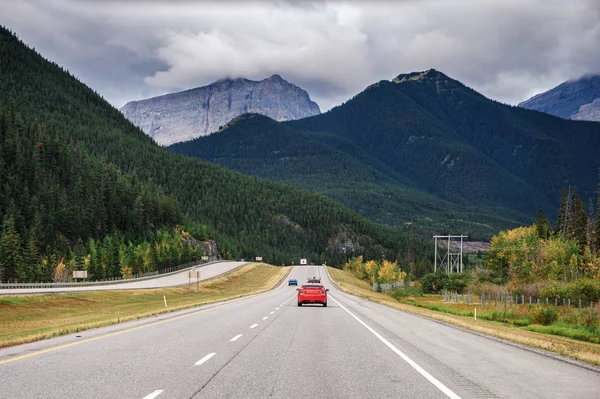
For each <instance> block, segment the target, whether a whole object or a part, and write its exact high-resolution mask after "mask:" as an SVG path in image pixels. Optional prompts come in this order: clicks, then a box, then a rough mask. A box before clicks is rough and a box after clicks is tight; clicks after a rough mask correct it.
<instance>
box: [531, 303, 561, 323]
mask: <svg viewBox="0 0 600 399" xmlns="http://www.w3.org/2000/svg"><path fill="white" fill-rule="evenodd" d="M529 315H530V316H531V320H532V321H533V322H534V323H535V324H541V325H543V326H548V325H550V324H552V323H554V322H555V321H556V320H558V312H557V311H556V309H555V308H553V307H551V306H542V305H532V306H530V307H529Z"/></svg>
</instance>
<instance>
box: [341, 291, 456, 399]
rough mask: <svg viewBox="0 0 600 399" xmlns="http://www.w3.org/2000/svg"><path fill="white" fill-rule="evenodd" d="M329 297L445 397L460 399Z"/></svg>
mask: <svg viewBox="0 0 600 399" xmlns="http://www.w3.org/2000/svg"><path fill="white" fill-rule="evenodd" d="M329 299H331V300H332V301H333V302H335V303H337V304H338V306H339V307H340V308H342V309H344V310H345V311H346V312H348V314H349V315H350V316H352V317H354V319H355V320H356V321H358V322H359V323H360V324H362V325H363V327H365V328H366V329H367V330H369V331H370V332H371V333H372V334H373V335H375V336H376V337H377V338H378V339H379V340H380V341H381V342H383V343H384V344H385V345H386V346H387V347H388V348H390V349H391V350H392V351H393V352H394V353H396V354H397V355H398V356H400V357H401V358H402V360H404V361H405V362H406V363H408V364H409V365H410V366H411V367H412V368H413V369H415V370H417V371H418V372H419V374H421V375H422V376H423V377H425V378H427V380H428V381H429V382H431V383H432V384H433V385H435V386H436V388H437V389H439V390H440V391H442V392H443V393H444V394H445V395H446V396H447V397H449V398H451V399H461V397H460V396H458V395H457V394H455V393H454V392H453V391H452V390H451V389H450V388H448V387H447V386H445V385H444V384H442V383H441V382H440V381H439V380H438V379H437V378H435V377H434V376H432V375H431V374H429V373H428V372H427V371H425V369H423V368H422V367H421V366H419V365H418V364H417V363H415V362H414V361H413V360H412V359H411V358H410V357H408V356H406V355H405V354H404V353H403V352H402V351H401V350H400V349H398V348H396V347H395V346H394V345H393V344H392V343H391V342H390V341H388V340H387V339H385V338H383V337H382V336H381V334H379V333H378V332H377V331H375V330H373V329H372V328H371V327H369V326H368V325H367V324H366V323H365V322H364V321H362V320H361V319H359V318H358V317H356V316H355V315H354V313H352V312H350V311H349V310H348V309H346V308H345V307H344V306H343V305H342V304H341V303H339V302H338V301H336V300H335V299H333V298H332V297H331V296H330V297H329Z"/></svg>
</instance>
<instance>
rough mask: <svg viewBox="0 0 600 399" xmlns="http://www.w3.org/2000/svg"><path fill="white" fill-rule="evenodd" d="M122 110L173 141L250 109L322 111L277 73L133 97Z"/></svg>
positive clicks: (158, 137)
mask: <svg viewBox="0 0 600 399" xmlns="http://www.w3.org/2000/svg"><path fill="white" fill-rule="evenodd" d="M121 112H123V114H124V115H125V117H126V118H127V119H129V120H130V121H131V122H132V123H133V124H135V125H137V126H139V127H140V128H141V129H142V130H143V131H144V132H145V133H146V134H148V135H149V136H150V137H152V138H153V139H154V140H155V141H156V142H157V143H159V144H161V145H170V144H173V143H177V142H180V141H186V140H191V139H194V138H197V137H200V136H206V135H208V134H211V133H214V132H216V131H218V130H219V128H221V127H222V126H224V125H225V124H226V123H227V122H229V121H231V120H232V119H233V118H235V117H236V116H239V115H242V114H245V113H248V112H252V113H258V114H262V115H265V116H268V117H270V118H272V119H275V120H277V121H288V120H294V119H300V118H305V117H308V116H313V115H317V114H319V113H320V109H319V106H318V105H317V103H315V102H314V101H312V100H311V99H310V96H309V95H308V93H307V92H306V91H305V90H303V89H301V88H300V87H298V86H296V85H294V84H292V83H290V82H288V81H286V80H285V79H283V78H282V77H281V76H279V75H277V74H275V75H272V76H271V77H269V78H267V79H264V80H261V81H253V80H248V79H243V78H238V79H230V78H227V79H223V80H219V81H217V82H214V83H212V84H210V85H208V86H203V87H198V88H195V89H190V90H185V91H182V92H177V93H171V94H166V95H163V96H158V97H153V98H149V99H146V100H140V101H132V102H129V103H127V104H125V106H123V107H122V108H121Z"/></svg>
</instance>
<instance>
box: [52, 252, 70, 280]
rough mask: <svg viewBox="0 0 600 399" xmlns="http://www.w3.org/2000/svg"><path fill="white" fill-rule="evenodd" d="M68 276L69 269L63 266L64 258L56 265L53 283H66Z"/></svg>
mask: <svg viewBox="0 0 600 399" xmlns="http://www.w3.org/2000/svg"><path fill="white" fill-rule="evenodd" d="M68 276H69V269H68V268H67V265H65V262H64V258H63V259H61V260H60V261H58V264H57V265H56V269H54V281H57V282H58V281H60V282H64V281H67V277H68Z"/></svg>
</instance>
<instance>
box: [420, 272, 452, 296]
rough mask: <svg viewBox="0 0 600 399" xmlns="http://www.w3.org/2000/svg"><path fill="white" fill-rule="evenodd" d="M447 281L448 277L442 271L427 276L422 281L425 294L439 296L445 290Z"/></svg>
mask: <svg viewBox="0 0 600 399" xmlns="http://www.w3.org/2000/svg"><path fill="white" fill-rule="evenodd" d="M447 281H448V275H447V274H446V273H445V272H443V271H441V270H438V271H437V272H435V273H429V274H426V275H425V276H423V279H422V280H421V282H422V283H423V292H425V293H427V294H437V293H439V292H440V291H442V290H444V289H445V287H446V282H447Z"/></svg>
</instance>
